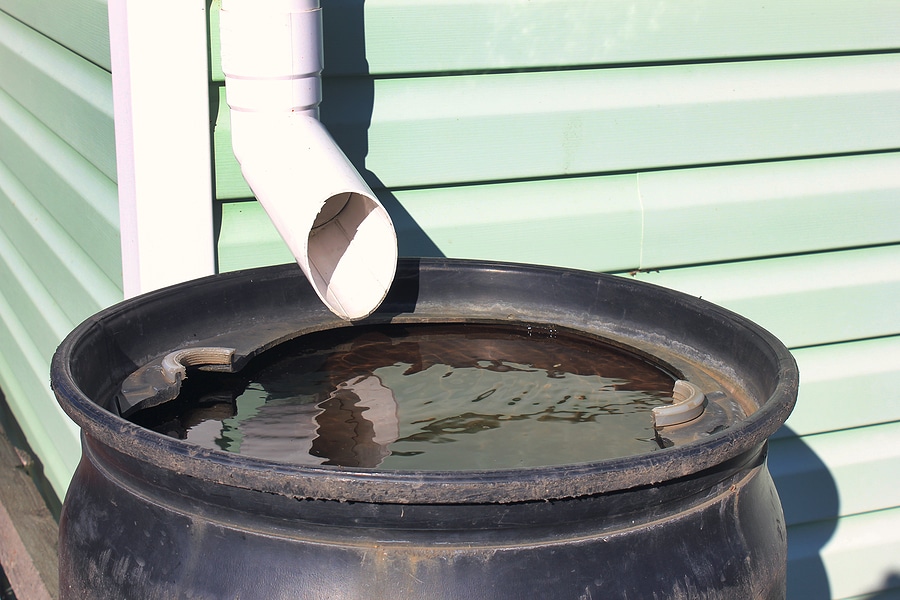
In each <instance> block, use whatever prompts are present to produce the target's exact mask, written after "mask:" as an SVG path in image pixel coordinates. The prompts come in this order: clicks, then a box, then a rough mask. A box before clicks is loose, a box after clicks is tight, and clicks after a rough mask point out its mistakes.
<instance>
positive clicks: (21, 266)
mask: <svg viewBox="0 0 900 600" xmlns="http://www.w3.org/2000/svg"><path fill="white" fill-rule="evenodd" d="M32 269H33V267H32V266H29V265H28V264H27V262H26V260H25V258H23V257H22V255H21V254H19V252H18V251H17V250H16V248H15V247H14V246H13V245H12V243H11V242H10V241H9V238H8V237H7V236H6V235H5V234H4V233H3V232H2V231H0V281H2V282H3V294H4V296H6V298H7V302H8V304H9V305H10V307H11V308H12V309H13V310H14V311H15V314H16V316H17V318H18V319H19V321H21V322H23V323H25V324H26V327H27V331H28V335H29V337H30V339H31V342H32V343H33V344H34V346H35V347H36V348H37V349H38V351H39V352H40V353H41V355H42V356H51V355H52V354H53V352H54V351H55V350H56V347H57V346H58V345H59V343H60V342H61V341H62V339H63V338H64V337H65V336H66V335H67V334H68V333H69V331H70V330H72V328H74V327H75V325H76V324H77V323H76V322H74V321H73V320H72V319H70V318H68V317H67V316H66V315H65V314H64V313H63V311H62V309H61V308H60V306H59V304H58V303H57V302H56V300H55V299H54V298H53V297H52V296H51V295H50V294H49V293H48V292H47V290H46V288H44V286H43V285H41V282H40V279H39V278H38V277H37V275H35V273H34V271H33V270H32ZM4 351H6V349H5V348H4Z"/></svg>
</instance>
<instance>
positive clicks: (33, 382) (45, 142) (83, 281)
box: [0, 0, 122, 497]
mask: <svg viewBox="0 0 900 600" xmlns="http://www.w3.org/2000/svg"><path fill="white" fill-rule="evenodd" d="M106 29H107V26H106V5H105V3H100V2H92V1H84V2H71V1H62V2H60V3H58V4H54V6H53V8H52V9H50V8H48V6H47V5H46V4H43V3H26V2H17V1H14V0H0V390H2V393H3V397H4V398H5V400H6V402H7V403H8V404H9V406H10V408H11V410H12V412H13V414H14V416H15V417H16V420H17V421H18V423H19V425H20V427H21V428H22V430H23V432H24V433H25V435H26V437H27V439H28V442H29V444H30V445H31V447H32V448H33V449H34V450H35V452H36V453H37V455H38V457H39V458H40V460H41V462H42V463H43V467H44V472H45V474H46V476H47V478H48V480H49V481H50V483H51V485H52V486H53V488H54V490H55V491H56V492H57V493H58V494H59V496H60V497H62V496H63V494H64V493H65V490H66V487H67V485H68V482H69V479H70V477H71V474H72V472H73V471H74V469H75V466H76V464H77V462H78V459H79V456H80V449H79V442H78V430H77V428H76V427H75V426H74V424H73V423H72V422H71V421H70V420H69V419H68V418H67V417H66V416H65V415H64V414H63V413H62V411H61V409H60V408H59V406H58V405H57V403H56V400H55V398H54V397H53V394H52V392H51V391H50V387H49V371H50V358H51V357H52V355H53V352H54V351H55V349H56V346H57V345H58V344H59V342H60V341H61V340H62V338H63V337H64V336H65V335H66V334H67V333H68V332H69V331H70V330H71V329H72V328H73V327H74V326H75V325H76V324H78V323H79V322H81V321H82V320H84V319H85V318H87V317H88V316H90V315H91V314H93V313H94V312H97V311H98V310H100V309H102V308H104V307H106V306H109V305H110V304H112V303H114V302H117V301H119V300H121V298H122V291H121V289H122V284H121V277H122V266H121V259H120V243H119V233H118V229H119V226H118V200H117V194H116V184H115V181H114V179H115V175H116V171H115V169H116V165H115V142H114V135H113V130H114V127H113V114H112V91H111V79H110V74H109V72H108V70H107V69H105V68H104V66H106V67H107V68H108V63H109V58H108V52H109V51H108V42H107V40H108V35H107V33H106ZM101 30H102V32H101Z"/></svg>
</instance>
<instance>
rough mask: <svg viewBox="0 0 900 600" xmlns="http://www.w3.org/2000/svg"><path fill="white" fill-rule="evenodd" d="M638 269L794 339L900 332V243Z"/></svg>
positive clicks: (793, 342) (797, 342) (822, 340)
mask: <svg viewBox="0 0 900 600" xmlns="http://www.w3.org/2000/svg"><path fill="white" fill-rule="evenodd" d="M636 277H638V278H640V279H642V280H644V281H648V282H650V283H655V284H658V285H662V286H665V287H670V288H673V289H676V290H680V291H683V292H685V293H688V294H691V295H692V296H700V297H702V298H703V299H705V300H709V301H711V302H714V303H716V304H720V305H722V306H724V307H725V308H728V309H731V310H733V311H735V312H737V313H738V314H741V315H744V316H745V317H747V318H749V319H751V320H753V321H755V322H757V323H759V324H760V325H762V326H763V327H765V328H767V329H768V330H769V331H771V332H772V333H774V334H775V335H776V336H778V337H779V338H780V339H781V341H782V342H784V343H785V344H787V345H788V346H790V347H795V348H796V347H800V346H812V345H818V344H829V343H833V342H841V341H852V340H858V339H863V338H871V337H881V336H890V335H897V334H900V310H897V298H900V245H894V246H883V247H876V248H863V249H857V250H844V251H835V252H822V253H817V254H808V255H800V256H791V257H782V258H772V259H765V260H750V261H744V262H735V263H723V264H716V265H709V266H700V267H687V268H682V269H664V270H662V271H658V272H649V273H644V272H642V273H637V274H636Z"/></svg>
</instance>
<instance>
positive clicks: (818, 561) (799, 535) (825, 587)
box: [769, 427, 840, 600]
mask: <svg viewBox="0 0 900 600" xmlns="http://www.w3.org/2000/svg"><path fill="white" fill-rule="evenodd" d="M780 433H781V434H787V435H781V436H779V437H778V438H777V439H773V440H772V441H771V442H770V445H769V470H770V471H771V472H772V476H773V478H774V479H775V484H776V486H777V488H778V495H779V496H780V498H781V504H782V506H783V507H784V517H785V522H787V523H788V524H789V526H788V573H787V580H788V583H787V592H788V593H787V598H788V600H802V599H806V598H831V588H830V586H829V583H828V574H827V572H826V570H825V564H824V563H823V561H822V558H821V551H822V548H823V547H824V546H825V544H827V543H828V541H829V540H830V539H831V537H832V536H833V535H834V532H835V527H836V525H837V522H836V519H837V517H838V515H839V514H840V512H839V508H840V505H839V498H838V492H837V485H836V484H835V481H834V478H833V477H832V476H831V473H830V472H829V470H828V467H827V466H826V465H825V463H824V462H822V459H820V458H819V457H818V455H816V453H815V452H813V450H812V449H811V448H810V447H809V446H807V445H806V444H805V443H804V442H803V439H802V438H800V437H797V435H796V434H795V433H794V432H793V431H791V430H790V428H789V427H783V428H782V431H781V432H780Z"/></svg>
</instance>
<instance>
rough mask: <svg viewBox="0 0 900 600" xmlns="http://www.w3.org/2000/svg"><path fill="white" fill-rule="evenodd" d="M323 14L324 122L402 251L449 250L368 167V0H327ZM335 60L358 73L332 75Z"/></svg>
mask: <svg viewBox="0 0 900 600" xmlns="http://www.w3.org/2000/svg"><path fill="white" fill-rule="evenodd" d="M322 18H323V35H324V44H325V73H324V77H323V79H322V88H323V89H322V104H321V108H320V113H321V119H322V122H323V123H324V124H325V125H326V127H327V128H328V131H329V132H330V133H331V135H332V137H334V139H335V141H336V142H337V143H338V145H339V146H340V147H341V149H342V150H343V151H344V153H345V154H346V155H347V158H349V159H350V162H352V163H353V165H354V166H355V167H356V169H357V170H358V171H359V172H360V173H361V174H362V176H363V177H364V178H365V180H366V182H367V183H368V184H369V185H370V186H371V187H372V189H373V190H374V191H375V193H376V194H377V195H378V198H379V200H381V202H382V203H383V204H384V207H385V209H386V210H387V211H388V213H389V214H390V215H391V219H392V220H393V221H394V227H395V229H396V230H397V241H398V245H399V251H400V256H431V257H435V256H436V257H440V256H444V253H443V252H441V250H440V249H439V248H438V247H437V245H436V244H435V243H434V242H433V241H432V240H431V238H430V237H428V234H427V233H425V231H424V230H423V229H422V228H421V227H420V226H419V224H418V223H416V221H415V219H413V217H412V215H410V214H409V212H408V211H407V210H406V209H405V208H403V205H402V204H400V202H399V201H398V200H397V198H396V197H395V196H394V194H392V193H391V192H390V190H387V189H385V186H384V184H383V183H382V182H381V180H379V179H378V174H377V173H373V172H371V171H369V170H368V169H366V156H367V155H368V153H369V131H368V130H369V125H370V124H371V122H372V110H373V107H374V104H375V81H374V79H373V78H372V76H371V75H370V74H369V63H368V61H367V60H366V36H365V31H366V28H365V11H364V0H342V1H341V2H335V1H328V0H323V1H322ZM329 65H334V66H335V67H336V68H334V69H333V70H334V71H337V72H340V73H352V76H341V77H329V76H328V73H329V70H328V66H329Z"/></svg>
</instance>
